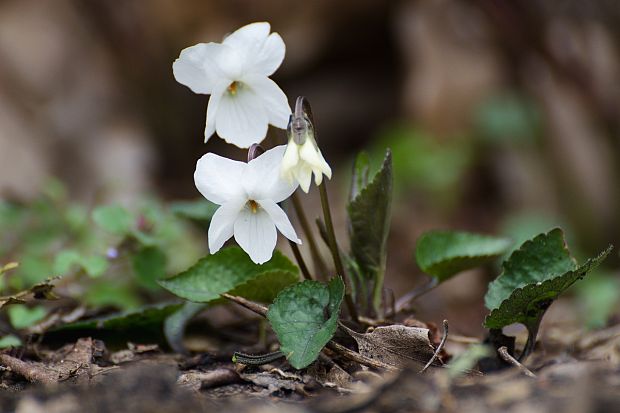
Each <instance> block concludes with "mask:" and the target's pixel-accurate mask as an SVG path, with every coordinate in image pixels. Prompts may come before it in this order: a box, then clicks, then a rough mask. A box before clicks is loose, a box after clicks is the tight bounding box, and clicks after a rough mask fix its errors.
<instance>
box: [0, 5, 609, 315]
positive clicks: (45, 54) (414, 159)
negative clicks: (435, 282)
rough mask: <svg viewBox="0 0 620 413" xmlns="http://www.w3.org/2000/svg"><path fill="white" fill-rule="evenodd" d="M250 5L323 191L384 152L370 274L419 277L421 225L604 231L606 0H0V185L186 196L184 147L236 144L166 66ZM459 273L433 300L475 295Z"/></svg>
mask: <svg viewBox="0 0 620 413" xmlns="http://www.w3.org/2000/svg"><path fill="white" fill-rule="evenodd" d="M262 20H266V21H269V22H270V23H271V25H272V30H273V31H277V32H279V33H280V34H281V35H282V37H283V38H284V41H285V43H286V45H287V55H286V58H285V61H284V63H283V65H282V67H281V68H280V69H279V70H278V71H277V72H276V74H275V75H274V76H273V78H274V79H275V80H276V81H277V82H278V83H279V84H280V86H281V87H282V88H283V90H284V91H285V92H286V93H287V95H288V96H289V99H290V100H291V101H294V98H295V96H297V95H300V94H303V95H305V96H307V97H308V98H309V100H310V101H311V102H312V104H313V110H314V113H315V118H316V122H317V125H316V126H317V129H318V132H319V139H320V143H321V146H322V149H323V153H324V154H325V156H326V158H327V159H328V161H329V162H330V163H331V164H332V165H334V166H335V169H336V177H335V179H334V181H335V182H334V183H333V184H332V185H331V190H332V191H333V192H334V196H335V197H338V196H340V199H338V200H337V201H336V202H337V204H338V201H339V204H340V205H342V203H343V202H344V196H343V194H344V190H345V188H346V186H347V181H346V178H347V175H348V171H349V169H350V161H351V159H352V156H353V155H354V153H355V152H356V151H357V150H359V149H362V148H369V149H370V152H371V155H372V156H373V157H374V159H376V161H377V162H380V158H381V156H382V153H381V151H382V149H383V147H384V146H386V145H389V146H392V148H393V149H394V152H395V168H396V178H397V183H396V184H397V185H396V187H397V188H396V189H397V191H396V197H397V202H396V203H395V206H394V225H393V233H392V235H391V238H390V242H391V248H390V262H389V270H388V287H391V288H392V289H398V290H399V291H400V288H401V287H402V286H404V287H411V286H412V285H413V284H416V283H419V282H420V281H419V278H416V277H417V276H418V274H419V272H418V270H417V268H416V267H415V264H414V262H413V259H412V255H411V251H412V247H413V245H414V243H415V239H416V238H417V236H418V235H419V234H420V232H421V231H423V230H426V229H429V228H433V227H451V228H461V229H469V230H478V231H485V232H495V233H506V232H508V233H511V234H513V235H514V234H518V233H519V231H521V232H523V231H525V232H527V229H528V228H534V227H537V226H539V227H542V228H543V229H547V228H546V226H553V225H558V224H561V225H563V226H564V227H565V228H566V229H567V231H568V234H569V237H570V239H571V240H572V241H571V246H573V245H574V246H575V247H577V248H580V249H581V251H583V252H584V253H592V252H595V251H599V250H600V249H601V248H602V247H603V246H605V245H607V244H608V243H615V244H618V243H619V242H618V233H619V232H620V231H619V230H620V207H619V206H620V185H618V183H619V180H618V177H619V176H620V129H619V123H620V116H619V115H620V113H619V111H620V71H619V64H620V62H619V51H620V50H619V47H620V43H619V41H620V38H619V35H620V33H619V30H620V3H618V2H617V1H614V0H594V1H588V2H584V1H579V0H557V1H542V0H540V1H536V0H530V1H525V0H518V1H517V0H515V1H493V0H480V1H473V2H470V1H447V0H428V1H426V0H425V1H423V0H417V1H416V0H403V1H372V0H355V1H353V0H347V1H339V2H334V1H328V0H317V1H277V0H267V1H256V0H226V1H225V0H222V1H205V0H183V1H178V0H177V1H174V0H148V1H147V0H125V1H110V0H107V1H105V0H55V1H42V0H4V1H1V2H0V196H1V197H3V198H7V199H20V200H27V199H30V198H32V197H34V196H36V194H37V193H39V191H40V189H41V186H42V185H43V183H44V182H45V180H46V179H47V178H48V177H49V176H56V177H58V178H60V179H62V180H63V181H65V182H67V183H68V185H69V187H70V189H71V193H72V195H73V196H75V197H77V198H80V199H85V200H89V199H92V198H93V197H98V199H106V200H123V201H130V200H131V199H132V198H135V197H138V196H140V195H142V194H144V193H157V194H160V195H161V196H163V197H164V198H166V199H178V198H194V197H196V196H197V195H198V194H197V192H196V190H195V188H194V185H193V179H192V175H193V171H194V166H195V160H196V159H197V158H199V157H200V156H201V155H202V154H204V153H205V152H208V151H215V152H218V153H222V154H227V155H230V156H234V157H238V158H239V159H241V158H243V157H244V155H243V153H242V152H241V151H235V150H232V149H231V148H230V147H228V146H226V145H224V144H223V142H222V141H221V140H219V139H217V138H215V137H214V138H212V139H211V141H209V143H208V144H206V145H205V144H203V142H202V141H203V135H202V134H203V128H204V122H205V110H206V106H207V97H206V96H204V95H195V94H193V93H192V92H191V91H189V90H188V89H187V88H185V87H184V86H182V85H180V84H178V83H176V82H175V80H174V78H173V76H172V69H171V65H172V62H173V61H174V59H175V58H176V57H177V56H178V55H179V52H180V51H181V49H183V48H185V47H188V46H191V45H193V44H195V43H199V42H209V41H216V42H219V41H221V39H222V38H223V36H225V35H226V33H228V32H231V31H233V30H235V29H236V28H238V27H240V26H241V25H243V24H246V23H249V22H253V21H262ZM271 133H272V134H273V136H274V137H275V138H276V139H284V138H283V137H284V135H283V132H282V131H279V130H272V131H271ZM340 223H341V225H340V228H341V230H342V233H343V234H344V232H345V228H344V225H343V224H344V223H343V221H342V219H341V222H340ZM532 230H533V229H532ZM517 237H518V236H517ZM615 257H617V255H615ZM614 262H615V263H617V259H616V258H613V259H612V260H610V263H612V264H613V263H614ZM472 277H474V278H472ZM475 277H479V275H471V276H465V277H462V280H464V281H460V280H454V281H451V283H454V287H455V288H451V289H449V288H448V289H446V290H445V292H444V293H443V296H442V297H443V300H444V301H454V300H456V301H458V300H459V299H461V298H462V299H463V300H469V299H470V298H471V296H472V295H475V296H477V297H479V296H481V295H482V294H483V293H484V288H485V287H484V283H482V282H479V283H472V282H471V280H472V279H476V278H475ZM458 283H462V284H460V285H462V286H463V287H465V288H460V287H458V286H459V284H458ZM397 295H399V294H397ZM459 297H461V298H459ZM429 300H430V299H429ZM433 303H435V304H436V305H437V306H439V305H441V301H438V299H437V298H436V297H435V298H433V299H432V300H430V302H429V303H427V305H428V304H430V307H433V305H432V304H433ZM481 313H483V310H481V305H480V306H479V307H475V308H471V314H472V317H473V318H474V319H475V321H476V323H478V322H479V321H480V320H481V316H480V314H481ZM467 316H468V314H467V313H465V314H461V317H467Z"/></svg>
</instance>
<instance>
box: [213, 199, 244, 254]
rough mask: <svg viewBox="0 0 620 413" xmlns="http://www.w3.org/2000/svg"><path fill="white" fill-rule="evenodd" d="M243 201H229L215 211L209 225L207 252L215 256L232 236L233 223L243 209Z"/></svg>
mask: <svg viewBox="0 0 620 413" xmlns="http://www.w3.org/2000/svg"><path fill="white" fill-rule="evenodd" d="M243 205H244V201H243V200H240V201H230V202H227V203H225V204H224V205H222V206H221V207H219V208H218V209H217V211H215V214H213V217H212V218H211V223H210V224H209V252H210V253H211V254H215V253H216V252H218V251H219V250H220V248H222V245H224V243H225V242H226V241H227V240H228V239H229V238H230V237H232V236H233V233H234V227H235V221H236V220H237V216H238V215H239V212H240V211H241V210H242V209H243Z"/></svg>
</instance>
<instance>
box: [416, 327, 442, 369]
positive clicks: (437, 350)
mask: <svg viewBox="0 0 620 413" xmlns="http://www.w3.org/2000/svg"><path fill="white" fill-rule="evenodd" d="M447 339H448V320H443V337H442V338H441V341H440V342H439V345H438V346H437V349H436V350H435V353H434V354H433V357H431V359H430V360H429V361H428V363H426V365H425V366H424V368H423V369H422V370H420V373H424V372H425V371H426V369H428V368H429V367H430V366H431V364H433V362H434V361H435V360H437V357H439V353H441V350H443V346H444V345H445V344H446V340H447Z"/></svg>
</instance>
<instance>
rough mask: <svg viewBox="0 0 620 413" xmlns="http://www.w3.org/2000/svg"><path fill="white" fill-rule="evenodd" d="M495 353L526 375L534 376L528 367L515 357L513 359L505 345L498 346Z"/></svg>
mask: <svg viewBox="0 0 620 413" xmlns="http://www.w3.org/2000/svg"><path fill="white" fill-rule="evenodd" d="M497 353H498V354H499V355H500V357H501V358H502V360H504V361H505V362H507V363H510V364H512V365H513V366H515V367H516V368H518V369H519V370H521V372H522V373H523V374H525V375H526V376H528V377H532V378H536V375H535V374H534V373H532V371H531V370H530V369H528V368H527V367H525V366H524V365H523V364H521V363H519V362H518V361H517V359H515V358H514V357H512V356H511V355H510V353H508V348H507V347H506V346H501V347H500V348H498V349H497Z"/></svg>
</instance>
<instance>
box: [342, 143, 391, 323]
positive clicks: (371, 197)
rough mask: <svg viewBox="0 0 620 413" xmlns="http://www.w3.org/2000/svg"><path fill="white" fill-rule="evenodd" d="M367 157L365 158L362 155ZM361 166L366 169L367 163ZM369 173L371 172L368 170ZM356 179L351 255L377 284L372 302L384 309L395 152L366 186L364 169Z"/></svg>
mask: <svg viewBox="0 0 620 413" xmlns="http://www.w3.org/2000/svg"><path fill="white" fill-rule="evenodd" d="M362 159H363V158H362ZM360 162H361V166H360V168H362V170H363V164H364V163H363V162H362V161H360ZM366 173H367V172H366ZM354 179H355V180H357V181H359V182H357V183H354V184H353V191H354V192H357V195H356V196H355V198H354V199H353V200H351V202H350V203H349V205H348V206H347V212H348V214H349V228H350V234H349V235H350V239H351V255H352V256H353V258H354V259H355V261H356V263H357V266H358V267H359V270H360V272H361V274H362V276H364V277H365V278H366V279H367V280H370V281H371V282H372V283H373V285H374V290H373V297H372V302H373V306H374V308H375V310H376V311H379V309H380V308H381V295H382V289H383V278H384V275H385V263H386V257H387V249H386V246H387V237H388V233H389V229H390V218H391V210H390V209H391V205H392V153H391V152H390V151H389V150H388V151H387V153H386V155H385V159H384V161H383V166H382V167H381V170H380V171H379V172H378V173H377V174H376V175H375V176H374V178H373V179H372V181H371V182H370V183H368V185H366V186H365V187H363V188H356V185H357V184H360V183H363V182H364V181H365V180H367V178H363V172H361V171H360V172H358V173H357V174H356V175H355V176H354Z"/></svg>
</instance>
